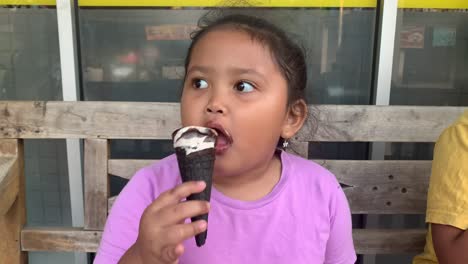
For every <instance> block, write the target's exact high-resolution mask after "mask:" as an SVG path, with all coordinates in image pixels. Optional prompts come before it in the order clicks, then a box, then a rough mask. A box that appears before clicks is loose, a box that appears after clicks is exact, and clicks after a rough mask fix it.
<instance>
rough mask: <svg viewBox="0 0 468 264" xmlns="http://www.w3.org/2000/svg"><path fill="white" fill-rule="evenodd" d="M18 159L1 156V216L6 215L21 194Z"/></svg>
mask: <svg viewBox="0 0 468 264" xmlns="http://www.w3.org/2000/svg"><path fill="white" fill-rule="evenodd" d="M18 169H19V168H18V159H17V158H16V157H8V158H6V157H1V156H0V217H1V216H3V215H5V214H6V213H7V212H8V211H9V210H10V208H11V206H12V205H13V203H14V202H15V200H16V197H17V196H18V194H19V188H20V186H19V180H20V179H19V175H18Z"/></svg>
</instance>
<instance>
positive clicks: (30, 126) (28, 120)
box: [0, 101, 180, 139]
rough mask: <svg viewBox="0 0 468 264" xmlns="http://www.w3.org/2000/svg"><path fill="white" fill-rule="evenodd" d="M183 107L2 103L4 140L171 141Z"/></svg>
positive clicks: (0, 129) (0, 119) (0, 117)
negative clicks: (93, 139)
mask: <svg viewBox="0 0 468 264" xmlns="http://www.w3.org/2000/svg"><path fill="white" fill-rule="evenodd" d="M179 126H180V114H179V104H177V103H142V102H64V101H44V102H34V101H26V102H17V101H2V102H0V137H1V138H129V139H132V138H133V139H139V138H141V139H143V138H160V139H167V138H170V136H171V133H172V131H174V130H175V129H176V128H177V127H179Z"/></svg>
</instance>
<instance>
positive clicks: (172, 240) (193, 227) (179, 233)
mask: <svg viewBox="0 0 468 264" xmlns="http://www.w3.org/2000/svg"><path fill="white" fill-rule="evenodd" d="M207 227H208V223H207V222H206V221H205V220H199V221H195V222H193V223H188V224H179V225H174V226H171V227H167V229H166V230H165V234H164V235H163V236H164V239H165V242H166V243H167V244H169V245H178V244H180V243H182V242H183V241H184V240H186V239H189V238H192V237H194V236H195V235H197V234H199V233H201V232H203V231H205V230H206V228H207ZM174 252H175V253H177V254H178V253H180V254H181V255H182V253H183V247H182V249H181V248H178V246H176V247H175V249H174Z"/></svg>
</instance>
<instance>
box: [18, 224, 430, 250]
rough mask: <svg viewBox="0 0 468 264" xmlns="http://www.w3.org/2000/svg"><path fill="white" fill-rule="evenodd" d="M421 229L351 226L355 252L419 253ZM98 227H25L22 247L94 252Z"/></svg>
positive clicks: (26, 248) (422, 240)
mask: <svg viewBox="0 0 468 264" xmlns="http://www.w3.org/2000/svg"><path fill="white" fill-rule="evenodd" d="M425 234H426V230H424V229H392V230H389V229H354V230H353V237H354V246H355V248H356V252H357V253H358V254H398V253H402V252H404V253H419V252H421V251H422V249H423V248H424V242H425ZM101 235H102V231H92V230H84V229H83V228H25V229H23V231H22V232H21V246H22V250H24V251H67V252H73V251H81V252H96V250H97V249H98V246H99V241H100V240H101Z"/></svg>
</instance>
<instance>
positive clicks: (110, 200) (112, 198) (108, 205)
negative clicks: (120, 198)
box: [107, 196, 117, 213]
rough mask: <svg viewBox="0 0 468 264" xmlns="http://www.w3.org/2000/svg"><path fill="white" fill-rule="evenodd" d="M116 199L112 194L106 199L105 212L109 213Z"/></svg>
mask: <svg viewBox="0 0 468 264" xmlns="http://www.w3.org/2000/svg"><path fill="white" fill-rule="evenodd" d="M116 199H117V196H112V197H110V198H109V199H107V212H109V213H110V211H111V209H112V206H113V205H114V203H115V200H116Z"/></svg>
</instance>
